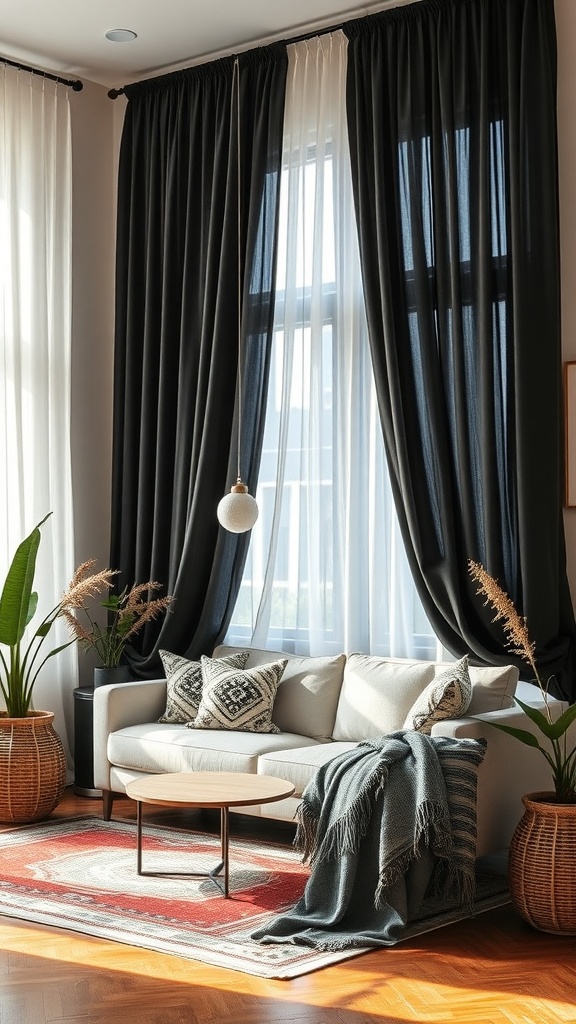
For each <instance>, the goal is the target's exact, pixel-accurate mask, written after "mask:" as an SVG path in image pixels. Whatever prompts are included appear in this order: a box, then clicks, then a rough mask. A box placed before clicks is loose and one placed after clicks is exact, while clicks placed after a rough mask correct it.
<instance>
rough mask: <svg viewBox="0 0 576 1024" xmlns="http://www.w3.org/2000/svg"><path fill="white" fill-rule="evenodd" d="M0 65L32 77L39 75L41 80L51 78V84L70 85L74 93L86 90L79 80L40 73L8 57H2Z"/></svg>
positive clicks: (44, 72) (36, 69)
mask: <svg viewBox="0 0 576 1024" xmlns="http://www.w3.org/2000/svg"><path fill="white" fill-rule="evenodd" d="M0 64H9V65H10V67H11V68H17V69H18V71H28V72H29V74H31V75H38V76H39V77H40V78H49V79H50V81H51V82H58V83H59V84H60V85H69V86H70V88H71V89H73V90H74V92H81V91H82V89H83V88H84V83H83V82H81V81H80V80H79V79H72V78H61V77H60V75H53V74H51V73H50V72H49V71H40V70H39V69H38V68H32V67H30V66H29V65H28V64H22V63H21V62H20V61H16V60H8V57H1V56H0Z"/></svg>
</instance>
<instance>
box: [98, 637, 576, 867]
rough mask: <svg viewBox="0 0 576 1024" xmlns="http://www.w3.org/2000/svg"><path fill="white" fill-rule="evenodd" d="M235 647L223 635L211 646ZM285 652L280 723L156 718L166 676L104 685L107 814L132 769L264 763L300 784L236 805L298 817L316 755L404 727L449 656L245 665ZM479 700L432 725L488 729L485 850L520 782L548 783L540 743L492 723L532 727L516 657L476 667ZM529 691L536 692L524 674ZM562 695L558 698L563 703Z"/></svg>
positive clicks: (250, 767)
mask: <svg viewBox="0 0 576 1024" xmlns="http://www.w3.org/2000/svg"><path fill="white" fill-rule="evenodd" d="M237 650H239V649H238V648H230V647H219V648H217V649H216V650H215V651H214V657H222V656H224V655H228V654H231V653H234V652H235V651H237ZM278 657H282V658H287V659H288V664H287V666H286V669H285V671H284V674H283V676H282V680H281V682H280V685H279V687H278V692H277V696H276V699H275V703H274V712H273V716H272V717H273V721H274V723H275V725H277V726H278V727H279V729H280V730H281V731H280V732H279V733H252V732H242V731H231V730H219V729H192V728H188V727H187V726H186V725H170V724H160V723H159V722H158V719H159V718H160V716H161V715H162V714H163V712H164V709H165V706H166V680H165V679H157V680H147V681H145V682H130V683H121V684H118V685H110V686H101V687H98V688H97V689H96V690H95V692H94V785H95V787H96V788H97V789H100V790H101V791H102V796H103V814H104V818H105V819H106V820H109V818H110V816H111V813H112V802H113V796H114V794H122V793H124V792H125V789H126V785H127V784H128V783H129V782H131V781H132V780H133V779H136V778H139V777H141V776H142V775H146V774H158V773H161V772H178V771H238V772H257V773H260V774H264V775H272V776H276V777H278V778H283V779H287V780H289V781H290V782H292V783H293V784H294V785H295V787H296V788H295V795H294V796H293V797H290V798H289V799H287V800H283V801H280V802H278V803H273V804H266V805H262V806H256V807H246V808H239V809H238V810H239V811H241V812H242V813H245V814H252V815H254V814H256V815H262V816H266V817H270V818H276V819H284V820H293V819H294V816H295V812H296V809H297V807H298V804H299V801H300V797H301V795H302V792H303V790H304V788H305V786H306V784H307V782H308V780H309V779H310V778H311V777H312V776H313V774H314V772H315V771H317V769H318V767H319V766H320V765H322V764H324V763H325V762H326V761H327V760H329V759H330V758H332V757H334V756H336V755H337V754H339V753H340V752H342V751H345V750H349V749H351V748H352V747H354V746H355V745H356V744H357V743H358V742H359V741H361V740H363V739H371V738H374V737H376V736H380V735H383V734H386V733H390V732H394V731H396V730H398V729H402V728H403V727H405V726H404V723H405V720H406V716H407V714H408V712H409V710H410V708H411V707H412V705H413V703H414V701H415V700H416V698H417V697H418V696H419V694H420V693H421V692H422V691H423V690H424V689H425V688H426V687H427V686H428V684H429V683H430V682H431V680H432V679H433V678H434V677H435V676H437V675H438V674H439V673H440V672H442V671H444V669H446V668H447V665H446V664H445V663H444V664H439V663H433V662H423V661H408V660H403V659H394V658H378V657H373V656H368V655H363V654H350V655H348V656H345V655H339V656H336V657H324V658H298V657H295V656H291V655H287V654H281V655H280V654H278V653H277V652H273V651H261V650H255V649H251V650H250V653H249V657H248V661H247V666H246V667H247V668H249V667H251V666H255V665H258V664H264V663H266V662H271V661H274V660H275V659H276V658H278ZM470 677H471V681H472V701H471V704H470V706H469V708H468V710H467V712H466V716H465V717H463V718H458V719H450V720H445V721H442V722H438V723H436V724H435V725H434V726H433V727H432V735H435V736H455V737H485V738H486V739H487V741H488V745H487V751H486V756H485V759H484V762H483V764H482V766H481V768H480V772H479V777H478V843H477V852H478V856H481V855H483V854H488V853H493V852H496V851H500V850H503V849H505V848H506V847H507V846H508V843H509V841H510V838H511V835H512V832H513V830H514V828H515V826H516V824H517V822H518V820H519V818H520V817H521V814H522V811H523V805H522V801H521V797H522V795H523V794H524V793H527V792H531V791H536V790H543V789H549V788H550V779H549V770H548V766H547V764H546V762H545V760H544V758H543V757H542V755H541V754H540V753H539V752H538V751H536V750H533V749H532V748H529V747H525V746H524V745H523V744H521V743H519V742H518V741H517V740H515V739H514V738H512V737H510V736H507V735H506V734H505V733H502V732H500V731H499V730H497V729H493V728H491V723H493V722H504V723H508V724H510V725H519V726H522V727H523V728H530V723H529V722H528V721H527V719H526V716H525V715H523V714H522V713H521V712H520V711H519V710H517V709H516V706H515V704H514V701H513V695H514V693H515V691H516V687H517V684H518V671H517V669H516V668H514V667H513V666H503V667H502V666H501V667H494V668H475V667H470ZM520 685H523V686H525V687H526V686H528V689H527V690H526V691H525V693H523V696H524V697H525V698H526V696H528V699H529V700H530V702H531V703H534V704H536V705H538V704H539V694H538V690H536V689H535V688H534V687H531V686H529V684H520ZM562 707H564V705H561V704H560V703H559V702H558V704H557V708H558V709H560V708H562Z"/></svg>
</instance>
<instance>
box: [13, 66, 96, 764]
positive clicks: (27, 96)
mask: <svg viewBox="0 0 576 1024" xmlns="http://www.w3.org/2000/svg"><path fill="white" fill-rule="evenodd" d="M71 196H72V162H71V141H70V111H69V103H68V95H67V90H66V87H65V86H62V85H58V84H56V83H55V82H49V81H47V80H45V79H43V78H40V77H38V76H35V75H31V74H29V73H27V72H24V71H18V70H16V69H12V68H9V67H6V66H1V67H0V361H1V363H0V492H1V500H0V584H1V583H3V580H4V576H5V572H6V570H7V568H8V565H9V563H10V560H11V558H12V556H13V554H14V551H15V550H16V548H17V546H18V544H19V543H20V541H21V540H22V539H23V538H24V537H25V536H26V535H27V534H28V533H29V532H30V531H31V530H32V528H33V527H34V526H35V525H36V523H38V522H39V521H40V519H42V518H43V516H45V515H46V514H47V513H48V512H52V513H53V515H52V516H51V517H50V519H49V520H48V522H47V523H46V524H45V525H44V526H43V527H42V541H41V544H40V551H39V555H38V562H37V573H36V585H35V589H36V590H37V591H38V595H39V607H38V613H37V616H36V617H35V619H34V620H33V623H36V625H38V624H39V622H40V621H41V616H42V615H43V614H45V613H46V612H47V611H49V610H50V609H51V608H52V607H54V605H55V604H56V603H57V602H58V600H59V598H60V596H61V594H62V592H63V590H64V588H65V587H66V585H67V584H68V582H69V580H70V578H71V575H72V573H73V571H74V565H73V558H74V552H73V519H72V487H71V459H70V320H71V312H70V308H71V230H72V224H71ZM67 639H69V632H68V631H67V630H66V628H65V627H64V626H63V624H61V623H57V624H56V627H55V628H54V629H53V632H52V633H51V634H50V636H49V637H48V638H47V640H46V641H45V648H46V650H49V649H52V648H53V647H55V646H57V645H58V644H59V643H65V642H66V640H67ZM76 685H77V654H76V651H75V648H74V647H72V648H70V649H68V650H66V651H64V652H62V653H61V654H59V655H57V656H56V657H55V658H52V659H50V660H49V661H48V663H47V665H46V666H45V668H44V669H43V670H42V672H41V674H40V676H39V678H38V682H37V684H36V687H35V690H34V706H35V707H36V708H37V709H42V710H49V711H54V712H55V715H56V718H55V727H56V729H57V731H58V733H59V734H60V736H61V738H62V740H63V741H64V743H65V746H66V745H68V746H69V741H68V737H69V736H71V721H70V717H71V709H72V700H71V696H70V695H71V692H72V690H73V688H74V687H75V686H76Z"/></svg>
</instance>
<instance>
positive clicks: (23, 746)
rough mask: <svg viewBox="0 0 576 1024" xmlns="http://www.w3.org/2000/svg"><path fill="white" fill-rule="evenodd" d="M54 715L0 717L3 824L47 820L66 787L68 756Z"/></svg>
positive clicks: (35, 713) (0, 818)
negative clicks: (56, 727)
mask: <svg viewBox="0 0 576 1024" xmlns="http://www.w3.org/2000/svg"><path fill="white" fill-rule="evenodd" d="M53 721H54V714H53V712H52V711H31V712H29V713H28V716H27V717H26V718H8V717H7V715H6V713H5V712H4V713H1V714H0V821H3V822H15V823H23V822H31V821H39V820H40V819H42V818H46V817H47V815H48V814H50V812H51V811H53V810H54V808H55V807H56V805H57V803H58V802H59V800H60V799H61V797H62V794H63V792H64V787H65V785H66V755H65V753H64V747H63V746H62V741H61V739H60V737H59V736H58V734H57V733H56V731H55V729H54V726H53V724H52V723H53Z"/></svg>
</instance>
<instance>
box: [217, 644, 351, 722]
mask: <svg viewBox="0 0 576 1024" xmlns="http://www.w3.org/2000/svg"><path fill="white" fill-rule="evenodd" d="M240 650H243V648H236V647H224V646H222V647H217V648H216V650H215V651H214V656H215V657H222V656H223V655H226V656H227V655H229V654H230V653H232V652H238V651H240ZM271 658H286V659H287V665H286V668H285V669H284V672H283V674H282V679H281V680H280V684H279V686H278V690H277V693H276V700H275V701H274V709H273V711H272V721H273V722H274V725H277V726H278V728H279V729H280V730H281V731H282V732H295V733H301V734H302V735H303V736H311V737H312V738H313V739H318V740H327V739H330V737H331V736H332V730H333V729H334V722H335V720H336V708H337V707H338V698H339V696H340V690H341V687H342V677H343V674H344V665H345V664H346V655H345V654H340V655H337V656H336V657H318V658H302V657H299V656H297V655H294V654H282V653H279V652H275V651H265V650H260V649H259V648H250V650H249V652H248V661H247V662H246V668H251V667H252V666H253V665H262V664H264V663H265V662H267V661H270V659H271Z"/></svg>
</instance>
